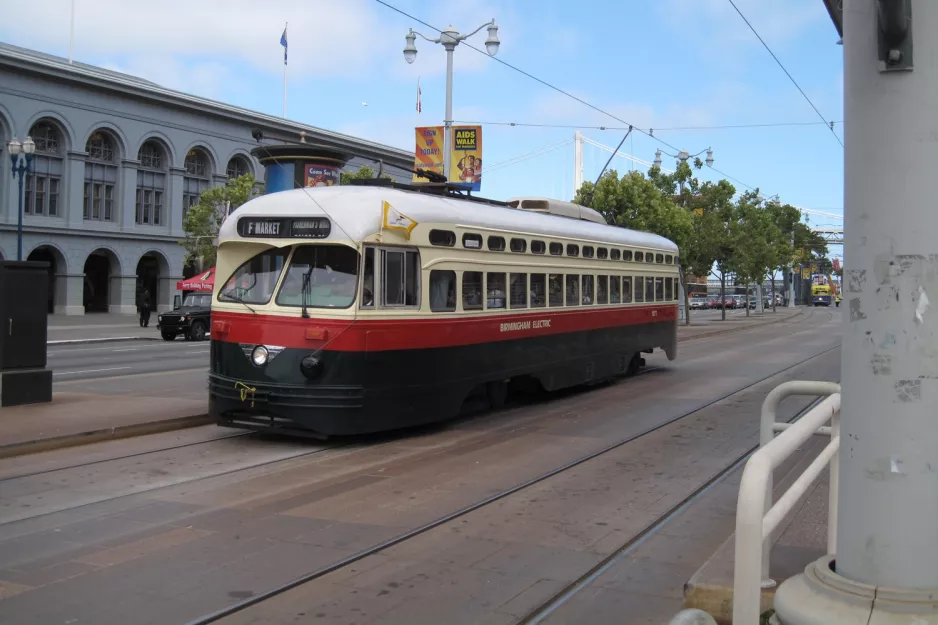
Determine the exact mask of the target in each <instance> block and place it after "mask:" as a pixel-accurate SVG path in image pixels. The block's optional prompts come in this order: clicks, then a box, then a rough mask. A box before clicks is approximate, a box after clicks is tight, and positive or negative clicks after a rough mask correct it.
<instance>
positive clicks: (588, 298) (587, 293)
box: [583, 276, 593, 306]
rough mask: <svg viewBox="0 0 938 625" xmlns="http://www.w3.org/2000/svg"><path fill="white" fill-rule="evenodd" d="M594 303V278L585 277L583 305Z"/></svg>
mask: <svg viewBox="0 0 938 625" xmlns="http://www.w3.org/2000/svg"><path fill="white" fill-rule="evenodd" d="M592 303H593V276H583V305H584V306H588V305H589V304H592Z"/></svg>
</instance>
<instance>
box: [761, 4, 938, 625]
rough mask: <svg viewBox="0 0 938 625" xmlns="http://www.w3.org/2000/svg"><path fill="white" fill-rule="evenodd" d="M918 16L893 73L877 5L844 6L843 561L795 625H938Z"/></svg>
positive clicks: (931, 311) (934, 62)
mask: <svg viewBox="0 0 938 625" xmlns="http://www.w3.org/2000/svg"><path fill="white" fill-rule="evenodd" d="M887 4H889V3H887ZM911 6H912V26H911V30H910V33H911V36H912V37H913V38H914V43H913V46H914V69H913V71H892V72H881V71H880V69H879V61H878V52H877V32H878V28H879V27H878V21H877V17H876V16H877V13H876V1H875V0H850V1H847V2H844V103H845V104H844V108H845V111H844V113H845V115H844V119H845V135H846V136H845V139H846V141H845V143H846V149H845V150H844V158H845V162H844V165H845V166H844V234H845V249H844V256H845V257H846V258H849V259H850V266H849V268H848V269H847V270H846V271H845V277H844V298H843V303H844V306H842V308H843V313H842V314H843V343H842V359H841V375H842V382H841V385H842V388H843V403H842V419H841V426H840V427H841V444H840V462H839V481H840V495H839V499H838V502H839V503H838V507H839V510H838V514H837V516H836V517H835V519H836V528H837V547H836V561H835V571H834V572H833V573H832V572H831V571H830V568H829V567H822V566H817V563H816V564H815V565H813V566H814V568H813V569H812V568H811V567H809V569H808V571H807V574H806V575H804V576H799V578H794V579H792V580H789V582H787V583H786V584H785V585H783V586H782V587H781V588H780V589H779V593H778V594H777V595H776V602H775V605H776V609H777V610H778V615H779V618H780V620H781V621H782V622H783V623H785V624H786V625H788V624H790V623H817V622H825V623H835V624H841V623H864V624H865V623H868V622H869V623H877V624H885V623H890V624H891V623H913V622H914V623H916V624H918V625H925V624H934V623H938V607H936V603H935V601H934V597H935V596H936V595H938V529H936V519H938V426H936V421H935V405H936V402H938V356H936V353H938V309H936V305H938V255H936V251H938V244H936V243H935V232H936V231H938V212H936V211H935V209H934V189H933V178H934V175H935V173H934V172H935V171H938V114H936V112H935V106H936V103H938V2H934V0H912V2H911ZM825 568H826V570H825ZM786 586H787V587H786ZM822 588H827V589H828V591H826V592H825V591H823V590H820V589H822ZM830 589H833V590H830ZM870 608H872V609H870ZM821 615H824V618H821ZM913 615H914V617H913ZM819 619H820V620H819Z"/></svg>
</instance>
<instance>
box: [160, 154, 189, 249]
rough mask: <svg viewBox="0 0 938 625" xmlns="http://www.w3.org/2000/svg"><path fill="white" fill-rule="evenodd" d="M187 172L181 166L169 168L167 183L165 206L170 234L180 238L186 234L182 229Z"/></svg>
mask: <svg viewBox="0 0 938 625" xmlns="http://www.w3.org/2000/svg"><path fill="white" fill-rule="evenodd" d="M185 174H186V170H185V169H182V168H180V167H170V168H169V180H168V183H169V184H168V185H167V189H166V196H165V199H164V208H163V210H164V211H165V212H166V218H167V219H168V222H167V223H168V224H169V231H170V234H172V235H173V236H175V237H179V238H180V239H181V238H182V237H183V236H185V234H184V233H183V231H182V191H183V177H184V176H185Z"/></svg>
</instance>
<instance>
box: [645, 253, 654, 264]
mask: <svg viewBox="0 0 938 625" xmlns="http://www.w3.org/2000/svg"><path fill="white" fill-rule="evenodd" d="M645 262H646V263H653V262H655V257H654V254H652V253H651V252H648V253H647V254H645Z"/></svg>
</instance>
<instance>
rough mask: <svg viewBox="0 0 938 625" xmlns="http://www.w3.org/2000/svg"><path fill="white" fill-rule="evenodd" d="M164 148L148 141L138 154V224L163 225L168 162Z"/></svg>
mask: <svg viewBox="0 0 938 625" xmlns="http://www.w3.org/2000/svg"><path fill="white" fill-rule="evenodd" d="M163 155H164V151H163V148H162V146H160V144H159V143H157V142H156V141H146V142H144V144H143V145H141V146H140V150H139V151H138V152H137V160H138V161H140V166H139V167H138V168H137V211H136V212H137V215H136V221H137V223H138V224H142V225H146V226H162V225H163V197H164V195H165V193H166V160H167V159H165V158H164V157H163Z"/></svg>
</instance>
